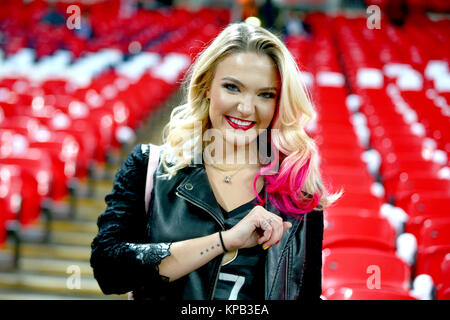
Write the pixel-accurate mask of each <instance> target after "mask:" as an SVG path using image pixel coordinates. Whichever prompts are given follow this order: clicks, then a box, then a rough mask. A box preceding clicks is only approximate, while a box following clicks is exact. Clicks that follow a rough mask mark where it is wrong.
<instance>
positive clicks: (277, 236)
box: [262, 218, 292, 250]
mask: <svg viewBox="0 0 450 320" xmlns="http://www.w3.org/2000/svg"><path fill="white" fill-rule="evenodd" d="M272 224H276V226H272V227H273V231H272V236H271V238H270V239H269V240H267V241H266V242H265V243H263V244H262V247H263V249H264V250H267V249H268V248H270V247H272V246H273V245H275V244H278V243H279V242H280V240H281V238H282V237H283V233H284V232H285V231H286V230H289V229H290V228H291V227H292V223H290V222H285V221H283V220H282V219H281V218H280V219H279V220H277V221H276V222H275V223H274V222H273V223H272Z"/></svg>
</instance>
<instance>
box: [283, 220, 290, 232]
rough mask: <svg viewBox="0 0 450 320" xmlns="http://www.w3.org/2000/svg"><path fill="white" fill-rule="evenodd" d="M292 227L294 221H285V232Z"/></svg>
mask: <svg viewBox="0 0 450 320" xmlns="http://www.w3.org/2000/svg"><path fill="white" fill-rule="evenodd" d="M290 228H292V223H290V222H287V221H283V232H284V231H286V230H289V229H290Z"/></svg>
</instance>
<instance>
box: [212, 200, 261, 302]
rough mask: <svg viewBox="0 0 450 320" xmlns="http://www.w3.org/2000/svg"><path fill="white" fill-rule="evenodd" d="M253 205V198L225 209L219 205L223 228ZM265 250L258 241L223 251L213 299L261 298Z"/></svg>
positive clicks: (245, 213) (230, 224)
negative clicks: (244, 246)
mask: <svg viewBox="0 0 450 320" xmlns="http://www.w3.org/2000/svg"><path fill="white" fill-rule="evenodd" d="M262 192H263V191H261V193H262ZM260 195H261V194H260ZM255 205H256V201H255V200H252V201H249V202H247V203H245V204H243V205H241V206H239V207H238V208H236V209H234V210H232V211H229V212H227V211H225V210H224V209H223V208H221V209H222V213H223V215H224V220H225V226H226V228H227V229H230V228H232V227H233V226H234V225H236V224H237V223H238V222H239V221H241V220H242V218H244V217H245V216H246V215H247V214H248V213H249V212H250V211H251V209H252V208H253V207H254V206H255ZM265 254H266V251H265V250H263V249H262V247H261V246H260V245H256V246H254V247H252V248H246V249H239V250H236V252H229V253H227V254H226V255H225V256H224V259H223V260H222V266H221V268H220V273H219V279H218V281H217V286H216V290H215V292H214V299H215V300H263V299H264V285H265Z"/></svg>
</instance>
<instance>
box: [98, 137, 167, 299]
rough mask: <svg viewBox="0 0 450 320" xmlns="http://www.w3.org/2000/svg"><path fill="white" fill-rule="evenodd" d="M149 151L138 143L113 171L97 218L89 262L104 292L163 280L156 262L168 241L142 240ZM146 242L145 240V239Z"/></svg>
mask: <svg viewBox="0 0 450 320" xmlns="http://www.w3.org/2000/svg"><path fill="white" fill-rule="evenodd" d="M147 163H148V152H143V151H142V147H141V145H137V146H135V147H134V148H133V150H132V151H131V152H130V154H129V155H128V157H127V158H126V160H125V162H124V163H123V165H122V166H121V168H120V169H119V170H118V172H117V173H116V176H115V179H114V184H113V189H112V192H111V193H109V194H107V195H106V197H105V202H106V205H107V206H106V210H105V212H104V213H103V214H101V215H100V216H99V218H98V221H97V225H98V233H97V235H96V236H95V238H94V240H93V241H92V244H91V258H90V263H91V267H92V268H93V271H94V277H95V279H96V280H97V282H98V284H99V286H100V288H101V290H102V291H103V293H105V294H112V293H114V294H123V293H126V292H129V291H132V290H134V289H136V288H139V287H142V286H151V285H154V286H157V285H158V282H160V281H164V280H167V279H164V277H162V276H160V275H159V270H158V265H159V263H160V262H161V260H162V259H163V258H165V257H166V256H168V255H170V252H169V248H170V243H145V242H146V241H145V239H146V238H147V235H146V234H147V220H146V214H145V204H144V203H145V201H144V193H145V180H146V179H145V178H146V174H147ZM147 242H148V241H147Z"/></svg>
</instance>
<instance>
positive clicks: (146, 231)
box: [90, 145, 323, 300]
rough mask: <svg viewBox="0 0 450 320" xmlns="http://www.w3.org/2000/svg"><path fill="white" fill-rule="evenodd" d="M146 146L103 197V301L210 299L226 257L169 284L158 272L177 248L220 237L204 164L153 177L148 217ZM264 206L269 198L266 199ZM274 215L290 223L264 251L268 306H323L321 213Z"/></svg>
mask: <svg viewBox="0 0 450 320" xmlns="http://www.w3.org/2000/svg"><path fill="white" fill-rule="evenodd" d="M148 155H149V153H148V146H147V145H137V146H135V147H134V149H133V150H132V151H131V153H130V154H129V155H128V157H127V159H126V161H125V162H124V164H123V165H122V167H121V168H120V169H119V171H118V172H117V174H116V177H115V180H114V186H113V190H112V192H111V193H109V194H108V195H106V197H105V201H106V203H107V208H106V211H105V212H104V213H103V214H102V215H100V216H99V218H98V223H97V224H98V227H99V231H98V234H97V235H96V237H95V238H94V240H93V242H92V245H91V247H92V252H91V260H90V261H91V266H92V268H93V270H94V276H95V278H96V279H97V281H98V283H99V286H100V288H101V289H102V291H103V293H105V294H123V293H126V292H129V291H133V292H134V298H135V299H151V300H166V299H172V300H176V299H178V300H181V299H184V300H208V299H212V297H213V296H214V290H215V285H216V282H217V278H218V274H219V269H220V263H221V259H222V255H220V256H218V257H216V258H214V259H213V260H211V261H210V262H208V263H207V264H206V265H204V266H202V267H201V268H199V269H197V270H195V271H193V272H191V273H189V274H187V275H186V276H184V277H182V278H180V279H178V280H176V281H173V282H170V283H169V282H168V281H167V279H164V277H161V276H160V275H159V271H158V265H159V263H160V262H161V259H163V258H164V257H165V256H167V255H169V254H170V253H169V251H168V248H169V246H170V244H171V243H172V242H176V241H181V240H186V239H191V238H196V237H202V236H206V235H209V234H212V233H215V232H217V231H219V230H223V228H224V224H223V217H222V213H221V211H220V208H219V206H218V204H217V202H216V200H215V197H214V194H213V191H212V189H211V187H210V185H209V181H208V178H207V176H206V171H205V168H204V166H203V165H191V166H188V167H186V168H184V169H182V170H180V171H179V172H178V173H177V175H176V176H175V177H174V178H172V179H170V180H167V179H163V178H161V177H158V176H157V175H158V174H159V173H161V172H162V171H161V170H162V166H161V164H160V165H159V167H158V169H157V172H156V175H155V176H154V179H155V180H154V187H153V191H152V195H151V201H150V209H149V213H148V214H146V213H145V208H144V207H145V204H144V192H145V181H146V172H147V163H148ZM266 199H267V197H266ZM265 207H266V209H267V210H269V211H270V212H273V213H275V214H278V215H280V216H281V217H282V218H283V219H284V220H288V221H290V222H292V228H290V229H289V230H288V231H286V232H285V233H284V235H283V237H282V238H281V240H280V242H279V244H277V245H274V246H273V247H271V248H270V249H268V250H267V255H266V263H265V266H266V267H265V299H266V300H283V299H288V300H293V299H319V297H320V294H321V269H322V254H321V252H322V235H323V214H322V211H312V212H310V213H307V214H305V215H304V217H303V218H302V219H295V218H293V217H290V216H287V215H284V214H282V213H280V212H279V211H278V210H277V209H276V208H275V207H274V206H272V205H271V204H270V203H267V204H266V205H265Z"/></svg>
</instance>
